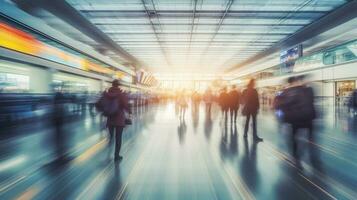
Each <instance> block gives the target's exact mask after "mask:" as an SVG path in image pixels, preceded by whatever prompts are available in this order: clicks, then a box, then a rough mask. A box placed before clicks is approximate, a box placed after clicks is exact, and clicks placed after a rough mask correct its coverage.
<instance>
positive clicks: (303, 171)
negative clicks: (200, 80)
mask: <svg viewBox="0 0 357 200" xmlns="http://www.w3.org/2000/svg"><path fill="white" fill-rule="evenodd" d="M330 109H331V108H330V107H326V108H323V109H322V111H323V113H324V115H323V116H324V117H323V118H321V119H319V120H316V123H315V128H316V129H315V134H316V140H315V141H314V142H309V141H308V140H307V137H306V135H305V134H304V132H301V133H300V134H299V138H298V145H299V155H300V156H299V158H300V159H299V160H296V159H294V158H293V157H292V156H291V153H290V152H291V150H290V149H291V147H290V145H289V144H290V134H289V131H288V130H289V129H288V127H287V126H285V125H282V124H279V123H278V122H277V120H276V118H275V116H274V115H273V113H272V112H271V111H269V110H262V111H261V113H260V115H259V117H258V134H259V135H260V136H261V137H263V138H264V142H260V143H255V142H254V141H253V140H252V137H251V135H249V137H248V138H247V139H244V137H243V133H242V127H243V121H244V120H243V117H242V116H239V117H238V120H237V122H236V123H231V122H230V120H228V121H224V120H223V119H222V115H221V113H220V112H219V111H218V109H217V108H216V107H214V108H213V110H212V114H211V115H208V114H206V113H205V109H204V107H203V105H201V106H200V107H199V108H197V109H191V108H189V109H188V110H187V113H186V116H185V119H184V120H182V119H180V118H179V116H178V114H177V109H176V108H175V105H174V104H173V103H167V104H161V105H154V106H150V107H148V108H139V109H138V110H137V113H136V115H135V121H134V123H133V125H132V126H130V127H128V128H126V129H125V133H124V135H123V146H122V151H121V155H123V156H124V159H123V160H122V161H121V162H120V163H115V162H114V161H113V159H112V152H111V151H112V149H111V148H109V147H108V144H107V134H106V132H105V131H101V124H100V118H99V116H90V115H85V114H84V116H83V117H82V118H81V120H76V121H74V122H72V123H68V124H66V127H64V130H66V132H65V133H64V135H62V136H61V137H60V138H62V139H63V140H66V141H67V142H66V143H65V146H66V149H67V152H66V153H67V155H69V157H70V159H68V160H66V161H61V162H57V161H55V160H54V158H55V157H56V148H54V147H55V146H56V145H57V144H55V143H54V141H56V140H53V137H55V136H54V134H53V130H52V128H49V127H48V126H43V125H41V124H28V125H19V126H17V127H15V128H9V129H8V130H2V132H6V133H2V137H1V141H0V151H1V158H0V177H1V183H0V199H16V198H17V199H86V200H87V199H205V200H206V199H284V200H285V199H304V200H305V199H356V197H357V191H356V188H357V156H356V155H357V120H356V117H353V116H351V115H349V114H347V111H346V110H333V111H331V110H330ZM341 113H343V114H341ZM4 135H5V136H4ZM62 145H63V144H62Z"/></svg>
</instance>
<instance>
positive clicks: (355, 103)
mask: <svg viewBox="0 0 357 200" xmlns="http://www.w3.org/2000/svg"><path fill="white" fill-rule="evenodd" d="M348 106H349V109H350V111H351V110H352V113H353V114H357V89H355V90H354V91H353V92H352V93H351V96H350V99H349V102H348Z"/></svg>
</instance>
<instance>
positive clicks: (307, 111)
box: [280, 76, 316, 158]
mask: <svg viewBox="0 0 357 200" xmlns="http://www.w3.org/2000/svg"><path fill="white" fill-rule="evenodd" d="M303 81H304V76H299V77H290V78H289V79H288V84H289V85H288V87H287V88H286V89H285V90H284V91H283V93H282V97H281V100H280V101H281V103H280V107H281V109H282V111H283V113H284V121H285V122H287V123H288V124H290V125H291V141H292V154H293V156H294V157H295V158H297V157H298V152H297V146H298V144H297V141H296V137H297V133H298V131H299V130H300V129H303V128H306V129H307V130H308V134H309V140H310V141H314V137H313V120H314V119H315V117H316V111H315V107H314V93H313V90H312V88H311V87H309V86H307V85H306V84H305V83H304V82H303Z"/></svg>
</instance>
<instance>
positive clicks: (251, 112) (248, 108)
mask: <svg viewBox="0 0 357 200" xmlns="http://www.w3.org/2000/svg"><path fill="white" fill-rule="evenodd" d="M242 99H243V109H242V114H243V115H244V116H246V120H245V127H244V137H247V134H248V129H249V121H250V118H252V123H253V139H254V140H255V141H257V142H261V141H263V139H262V138H260V137H258V135H257V114H258V110H259V97H258V92H257V90H256V89H255V80H254V79H251V80H250V81H249V83H248V85H247V88H246V89H245V90H244V91H243V93H242Z"/></svg>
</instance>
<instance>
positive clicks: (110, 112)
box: [97, 80, 131, 161]
mask: <svg viewBox="0 0 357 200" xmlns="http://www.w3.org/2000/svg"><path fill="white" fill-rule="evenodd" d="M119 86H120V83H119V80H114V81H113V82H112V87H110V88H109V89H108V91H107V92H104V94H103V96H102V97H101V99H100V100H99V101H98V103H97V107H98V109H99V110H101V111H102V112H103V114H104V116H106V117H107V127H108V130H109V137H110V138H109V145H110V146H111V145H112V143H113V141H115V151H114V160H115V161H120V160H122V159H123V157H122V156H120V155H119V153H120V149H121V143H122V134H123V130H124V127H125V126H126V125H128V124H131V121H130V118H131V116H129V118H127V117H126V114H127V113H128V114H129V115H131V108H130V105H129V100H128V95H127V94H126V93H124V92H123V91H122V90H121V89H120V88H119Z"/></svg>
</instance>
